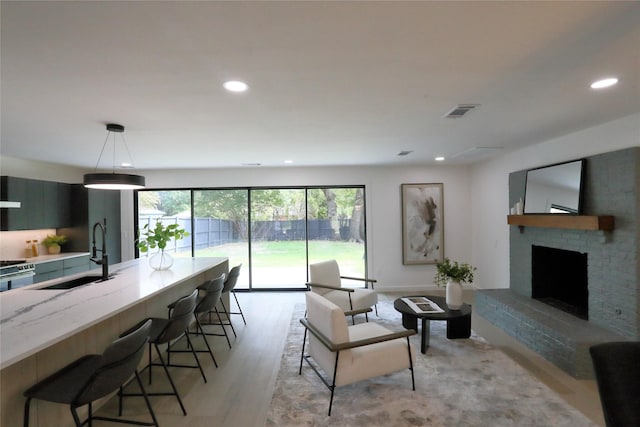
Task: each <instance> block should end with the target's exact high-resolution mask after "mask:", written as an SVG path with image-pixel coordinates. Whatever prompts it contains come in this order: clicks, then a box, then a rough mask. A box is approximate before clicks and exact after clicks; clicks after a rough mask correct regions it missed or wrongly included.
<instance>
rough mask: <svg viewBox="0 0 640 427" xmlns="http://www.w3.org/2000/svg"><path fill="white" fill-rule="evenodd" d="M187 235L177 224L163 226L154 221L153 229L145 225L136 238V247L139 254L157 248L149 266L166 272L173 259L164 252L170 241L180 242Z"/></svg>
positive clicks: (159, 222)
mask: <svg viewBox="0 0 640 427" xmlns="http://www.w3.org/2000/svg"><path fill="white" fill-rule="evenodd" d="M188 235H189V233H188V232H187V231H185V229H184V228H180V226H179V225H178V224H169V225H167V226H165V225H164V224H163V223H162V221H160V220H158V221H156V225H155V227H153V228H151V227H149V224H146V225H145V226H144V227H143V231H142V232H141V233H140V236H139V237H138V241H137V246H138V249H140V252H143V253H146V252H148V251H149V250H150V249H155V248H158V251H157V252H156V253H155V254H154V255H152V256H151V257H150V258H149V264H150V265H151V267H152V268H153V269H155V270H166V269H168V268H170V267H171V266H172V265H173V258H172V257H171V255H169V254H168V253H166V252H165V251H164V250H165V248H166V247H167V243H169V241H170V240H171V239H174V240H181V239H183V238H184V237H187V236H188Z"/></svg>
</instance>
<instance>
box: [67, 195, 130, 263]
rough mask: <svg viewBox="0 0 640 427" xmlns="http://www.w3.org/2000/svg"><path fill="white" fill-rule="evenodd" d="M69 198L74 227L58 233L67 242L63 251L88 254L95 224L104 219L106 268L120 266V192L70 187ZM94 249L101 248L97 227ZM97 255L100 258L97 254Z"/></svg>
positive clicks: (100, 237)
mask: <svg viewBox="0 0 640 427" xmlns="http://www.w3.org/2000/svg"><path fill="white" fill-rule="evenodd" d="M70 198H71V206H72V209H71V218H72V222H73V227H68V228H63V229H61V230H59V233H60V234H65V235H66V236H68V237H69V242H68V243H67V244H66V245H65V247H64V249H65V251H69V252H84V251H91V246H92V245H91V243H92V240H93V228H94V227H93V226H94V224H95V223H97V222H99V223H101V224H102V223H103V221H104V219H105V218H106V220H107V239H106V244H107V253H108V254H109V264H115V263H118V262H120V260H121V251H120V230H121V226H120V191H112V190H109V191H105V190H93V189H87V188H85V187H84V186H83V185H81V184H73V185H72V186H71V196H70ZM96 247H97V248H98V249H101V248H102V235H101V233H100V227H97V228H96ZM96 255H97V256H98V257H100V256H101V254H100V252H98V253H97V254H96ZM94 267H95V265H94Z"/></svg>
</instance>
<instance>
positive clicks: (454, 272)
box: [435, 258, 476, 286]
mask: <svg viewBox="0 0 640 427" xmlns="http://www.w3.org/2000/svg"><path fill="white" fill-rule="evenodd" d="M436 267H437V269H438V272H437V273H436V277H435V282H436V285H438V286H442V285H446V284H447V282H448V281H449V280H450V279H453V280H458V281H460V282H461V283H466V282H473V272H474V271H476V268H475V267H472V266H471V265H469V264H464V263H459V262H457V261H453V262H452V261H451V260H450V259H449V258H445V259H444V261H441V262H439V263H438V264H436Z"/></svg>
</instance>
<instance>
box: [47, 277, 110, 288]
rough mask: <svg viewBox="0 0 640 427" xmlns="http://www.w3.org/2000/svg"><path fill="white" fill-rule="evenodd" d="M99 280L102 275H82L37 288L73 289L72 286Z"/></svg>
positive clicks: (75, 286)
mask: <svg viewBox="0 0 640 427" xmlns="http://www.w3.org/2000/svg"><path fill="white" fill-rule="evenodd" d="M100 280H102V276H83V277H78V278H75V279H72V280H67V281H66V282H60V283H56V284H55V285H49V286H45V287H43V288H38V290H45V289H73V288H77V287H78V286H82V285H86V284H87V283H91V282H98V281H100Z"/></svg>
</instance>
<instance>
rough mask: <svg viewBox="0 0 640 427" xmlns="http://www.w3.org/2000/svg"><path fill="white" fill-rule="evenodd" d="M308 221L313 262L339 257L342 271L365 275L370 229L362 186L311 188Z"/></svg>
mask: <svg viewBox="0 0 640 427" xmlns="http://www.w3.org/2000/svg"><path fill="white" fill-rule="evenodd" d="M308 224H309V236H308V237H309V239H308V244H309V264H313V263H315V262H319V261H326V260H329V259H335V260H336V261H338V265H339V267H340V274H341V275H343V276H351V277H365V270H366V262H365V261H366V245H365V241H366V233H365V209H364V189H363V188H362V187H354V188H339V187H338V188H336V187H324V188H313V189H309V190H308ZM360 285H361V284H360Z"/></svg>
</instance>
